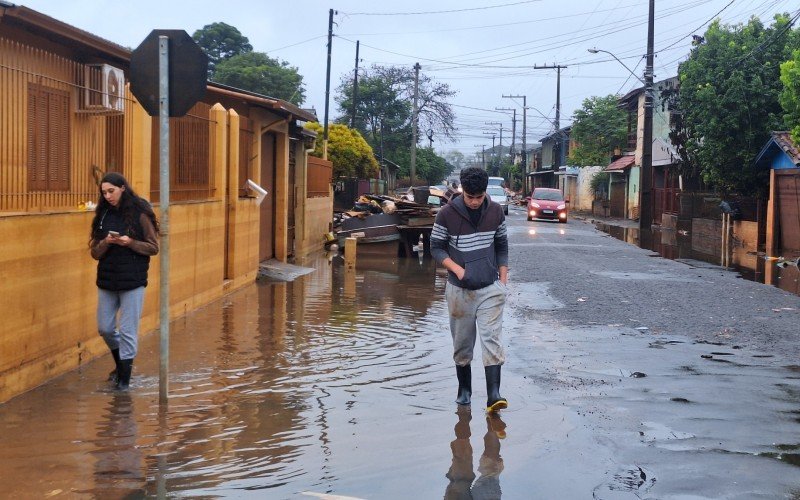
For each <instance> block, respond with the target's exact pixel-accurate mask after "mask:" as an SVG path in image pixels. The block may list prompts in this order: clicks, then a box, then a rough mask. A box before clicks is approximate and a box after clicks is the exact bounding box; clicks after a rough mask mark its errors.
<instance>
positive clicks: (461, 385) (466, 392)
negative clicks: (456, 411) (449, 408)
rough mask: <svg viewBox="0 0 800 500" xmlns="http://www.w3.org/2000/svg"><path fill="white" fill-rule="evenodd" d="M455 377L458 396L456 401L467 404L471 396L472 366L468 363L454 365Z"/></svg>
mask: <svg viewBox="0 0 800 500" xmlns="http://www.w3.org/2000/svg"><path fill="white" fill-rule="evenodd" d="M456 377H458V397H457V398H456V403H458V404H460V405H468V404H470V402H471V398H472V368H471V367H470V365H467V366H458V365H456Z"/></svg>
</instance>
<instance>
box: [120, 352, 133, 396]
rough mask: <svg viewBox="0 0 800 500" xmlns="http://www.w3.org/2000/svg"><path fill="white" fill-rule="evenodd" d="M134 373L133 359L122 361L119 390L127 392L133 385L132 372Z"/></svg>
mask: <svg viewBox="0 0 800 500" xmlns="http://www.w3.org/2000/svg"><path fill="white" fill-rule="evenodd" d="M132 371H133V359H121V360H120V362H119V378H118V380H117V390H118V391H127V390H128V387H130V385H131V372H132Z"/></svg>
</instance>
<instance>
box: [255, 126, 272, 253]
mask: <svg viewBox="0 0 800 500" xmlns="http://www.w3.org/2000/svg"><path fill="white" fill-rule="evenodd" d="M275 144H276V140H275V134H273V133H270V132H267V133H266V134H264V135H263V136H262V137H261V181H260V184H261V187H263V188H264V189H266V190H267V193H268V194H267V197H266V198H265V199H264V201H263V202H262V203H261V207H260V220H261V222H260V227H259V242H258V261H259V262H262V261H265V260H268V259H271V258H273V257H274V256H275Z"/></svg>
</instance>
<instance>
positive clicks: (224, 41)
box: [192, 22, 253, 79]
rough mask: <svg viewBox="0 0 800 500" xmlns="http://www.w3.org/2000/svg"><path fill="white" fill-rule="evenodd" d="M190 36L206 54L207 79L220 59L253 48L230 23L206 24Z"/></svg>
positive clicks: (222, 59) (210, 77)
mask: <svg viewBox="0 0 800 500" xmlns="http://www.w3.org/2000/svg"><path fill="white" fill-rule="evenodd" d="M192 38H193V39H194V41H195V42H197V44H198V45H199V46H200V47H201V48H202V49H203V51H205V53H206V54H207V55H208V78H209V79H212V76H213V75H214V69H215V68H216V66H217V64H219V63H220V62H221V61H224V60H225V59H228V58H230V57H233V56H236V55H239V54H244V53H245V52H251V51H252V50H253V46H252V45H250V41H249V40H248V39H247V37H246V36H244V35H242V33H241V32H240V31H239V30H238V29H236V28H235V27H233V26H231V25H230V24H225V23H221V22H220V23H211V24H206V25H205V26H203V27H202V28H201V29H199V30H197V31H195V32H194V34H193V35H192Z"/></svg>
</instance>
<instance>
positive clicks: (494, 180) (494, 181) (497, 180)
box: [489, 177, 506, 187]
mask: <svg viewBox="0 0 800 500" xmlns="http://www.w3.org/2000/svg"><path fill="white" fill-rule="evenodd" d="M505 182H506V180H505V179H503V178H502V177H489V185H490V186H501V187H502V186H503V184H505Z"/></svg>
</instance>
